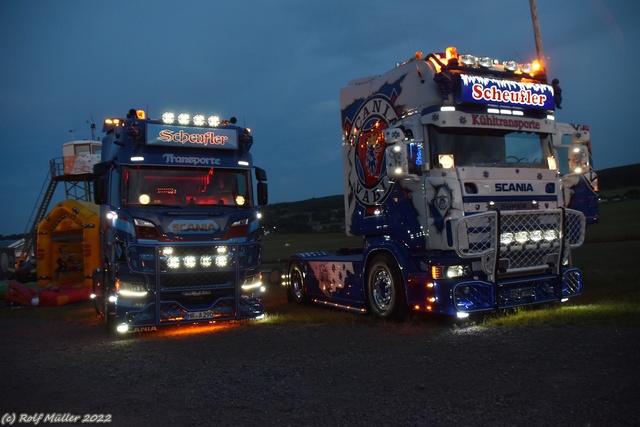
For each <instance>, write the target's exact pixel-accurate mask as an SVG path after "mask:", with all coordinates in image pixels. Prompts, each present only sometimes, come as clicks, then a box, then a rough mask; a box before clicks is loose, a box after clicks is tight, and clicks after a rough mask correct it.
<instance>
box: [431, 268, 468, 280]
mask: <svg viewBox="0 0 640 427" xmlns="http://www.w3.org/2000/svg"><path fill="white" fill-rule="evenodd" d="M470 275H471V268H470V267H469V266H468V265H433V266H431V277H432V278H433V279H455V278H458V277H465V276H470Z"/></svg>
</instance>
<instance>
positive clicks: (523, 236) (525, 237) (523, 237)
mask: <svg viewBox="0 0 640 427" xmlns="http://www.w3.org/2000/svg"><path fill="white" fill-rule="evenodd" d="M515 238H516V242H518V243H520V244H521V245H524V244H525V243H527V242H528V241H529V233H528V232H526V231H518V232H517V233H516V235H515Z"/></svg>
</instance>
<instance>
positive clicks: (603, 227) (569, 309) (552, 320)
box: [263, 200, 640, 327]
mask: <svg viewBox="0 0 640 427" xmlns="http://www.w3.org/2000/svg"><path fill="white" fill-rule="evenodd" d="M263 243H264V252H265V266H266V267H269V266H272V267H273V266H276V265H278V261H279V260H280V261H282V260H286V259H287V257H289V256H290V255H292V254H294V253H298V252H307V251H320V250H327V251H333V250H335V249H338V248H341V247H355V246H360V245H361V238H360V237H348V236H346V235H345V234H342V233H317V234H280V235H279V234H274V235H269V236H265V237H264V239H263ZM573 259H574V264H575V265H576V266H578V267H579V268H580V269H581V270H582V272H583V275H584V282H585V287H584V293H583V294H582V295H580V296H579V297H576V298H573V299H571V300H570V301H569V302H567V303H565V304H562V305H552V306H545V309H544V310H540V309H538V308H523V309H518V310H515V311H514V312H513V315H508V316H504V315H497V316H488V317H485V318H483V322H486V323H489V324H496V325H508V324H518V325H522V324H559V323H580V324H584V323H589V324H605V323H606V324H610V323H616V324H620V325H628V326H634V327H640V279H639V277H638V272H636V271H635V270H633V266H635V265H637V263H639V262H640V200H632V201H624V202H616V203H603V204H601V206H600V222H599V223H598V224H595V225H591V226H589V227H588V228H587V237H586V241H585V244H584V245H583V246H582V247H580V248H578V249H576V250H574V252H573ZM318 311H319V313H318V316H325V315H326V314H325V313H324V312H325V310H318Z"/></svg>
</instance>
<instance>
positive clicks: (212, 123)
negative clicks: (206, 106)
mask: <svg viewBox="0 0 640 427" xmlns="http://www.w3.org/2000/svg"><path fill="white" fill-rule="evenodd" d="M207 121H208V122H209V126H214V127H215V126H218V125H219V124H220V117H218V116H209V118H208V119H207Z"/></svg>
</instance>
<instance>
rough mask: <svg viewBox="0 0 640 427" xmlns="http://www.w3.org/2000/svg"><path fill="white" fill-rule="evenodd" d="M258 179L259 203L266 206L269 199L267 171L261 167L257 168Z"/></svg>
mask: <svg viewBox="0 0 640 427" xmlns="http://www.w3.org/2000/svg"><path fill="white" fill-rule="evenodd" d="M255 171H256V179H257V180H258V205H259V206H265V205H266V204H267V203H268V201H269V189H268V186H267V183H266V182H265V181H266V180H267V172H266V171H265V170H264V169H262V168H259V167H256V168H255Z"/></svg>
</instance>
